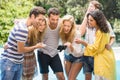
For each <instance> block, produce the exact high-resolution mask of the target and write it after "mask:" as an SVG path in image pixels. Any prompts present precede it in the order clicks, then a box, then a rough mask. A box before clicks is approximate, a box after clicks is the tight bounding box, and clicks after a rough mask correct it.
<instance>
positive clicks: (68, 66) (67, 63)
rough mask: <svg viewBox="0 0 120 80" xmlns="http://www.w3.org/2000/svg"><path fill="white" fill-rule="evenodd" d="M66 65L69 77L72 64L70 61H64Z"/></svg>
mask: <svg viewBox="0 0 120 80" xmlns="http://www.w3.org/2000/svg"><path fill="white" fill-rule="evenodd" d="M64 65H65V72H66V75H67V77H68V75H69V72H70V69H71V65H72V63H71V62H69V61H64Z"/></svg>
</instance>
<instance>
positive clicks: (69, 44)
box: [64, 42, 72, 47]
mask: <svg viewBox="0 0 120 80" xmlns="http://www.w3.org/2000/svg"><path fill="white" fill-rule="evenodd" d="M64 45H65V46H67V47H70V46H71V45H72V44H71V43H70V42H66V43H65V44H64Z"/></svg>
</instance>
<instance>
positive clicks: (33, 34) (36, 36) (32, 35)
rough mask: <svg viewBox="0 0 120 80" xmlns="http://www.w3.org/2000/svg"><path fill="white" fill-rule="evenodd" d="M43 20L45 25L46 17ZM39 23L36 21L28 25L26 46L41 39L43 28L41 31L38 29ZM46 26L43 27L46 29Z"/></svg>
mask: <svg viewBox="0 0 120 80" xmlns="http://www.w3.org/2000/svg"><path fill="white" fill-rule="evenodd" d="M44 21H45V26H46V27H47V22H46V19H45V20H44ZM40 25H41V23H40V22H37V23H35V24H33V25H32V26H29V27H28V41H27V44H28V46H33V45H35V44H36V43H38V42H41V41H42V39H43V35H44V33H45V30H44V31H43V32H40V31H38V27H39V26H40ZM46 27H45V29H46Z"/></svg>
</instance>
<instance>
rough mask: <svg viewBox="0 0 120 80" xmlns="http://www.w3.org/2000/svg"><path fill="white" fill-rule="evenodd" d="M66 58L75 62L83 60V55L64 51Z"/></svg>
mask: <svg viewBox="0 0 120 80" xmlns="http://www.w3.org/2000/svg"><path fill="white" fill-rule="evenodd" d="M64 59H65V60H66V61H69V62H71V63H75V62H83V61H84V60H83V56H81V57H74V56H73V55H72V54H66V53H64Z"/></svg>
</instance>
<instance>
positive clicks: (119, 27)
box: [113, 19, 120, 33]
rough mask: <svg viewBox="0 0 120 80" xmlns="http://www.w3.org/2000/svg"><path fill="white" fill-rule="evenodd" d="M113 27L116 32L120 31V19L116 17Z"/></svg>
mask: <svg viewBox="0 0 120 80" xmlns="http://www.w3.org/2000/svg"><path fill="white" fill-rule="evenodd" d="M113 27H114V32H115V33H120V19H115V22H114V25H113Z"/></svg>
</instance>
